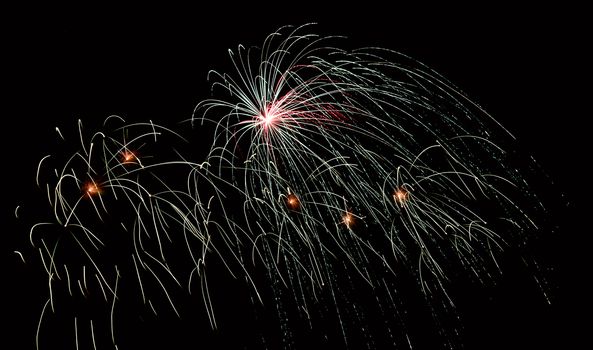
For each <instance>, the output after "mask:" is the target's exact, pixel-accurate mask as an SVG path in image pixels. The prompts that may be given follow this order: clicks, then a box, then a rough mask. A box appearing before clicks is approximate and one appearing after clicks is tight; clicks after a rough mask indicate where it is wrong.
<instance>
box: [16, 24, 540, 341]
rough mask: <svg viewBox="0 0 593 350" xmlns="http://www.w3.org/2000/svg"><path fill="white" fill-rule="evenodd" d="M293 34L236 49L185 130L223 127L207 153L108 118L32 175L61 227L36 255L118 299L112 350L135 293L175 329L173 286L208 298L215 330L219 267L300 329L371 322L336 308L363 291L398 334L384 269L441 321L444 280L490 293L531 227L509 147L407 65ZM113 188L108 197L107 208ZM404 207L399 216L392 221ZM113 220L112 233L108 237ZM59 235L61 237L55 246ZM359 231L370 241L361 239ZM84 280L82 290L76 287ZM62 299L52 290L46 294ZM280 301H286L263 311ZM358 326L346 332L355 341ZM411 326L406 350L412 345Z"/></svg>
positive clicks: (177, 136) (467, 106)
mask: <svg viewBox="0 0 593 350" xmlns="http://www.w3.org/2000/svg"><path fill="white" fill-rule="evenodd" d="M298 30H302V29H300V28H299V29H295V30H294V31H293V32H291V33H290V34H289V35H287V36H277V35H270V37H268V38H267V39H266V41H265V42H264V44H263V46H262V48H261V50H260V51H258V50H257V49H253V50H243V49H239V51H238V52H237V53H236V54H233V55H231V60H232V61H233V62H232V63H233V64H232V67H234V68H235V69H236V71H233V72H231V73H216V74H214V75H216V77H217V78H218V81H216V82H214V83H213V84H214V86H217V87H221V88H222V89H226V90H227V91H226V92H227V93H225V94H222V95H221V96H222V97H220V99H218V98H217V97H216V96H214V97H213V98H210V99H207V100H202V101H200V102H199V103H198V105H197V106H196V108H195V111H194V115H193V116H192V120H191V121H192V122H194V121H199V122H200V123H195V125H200V126H201V125H203V124H207V123H209V124H210V125H214V128H213V132H210V131H208V132H207V133H206V132H205V131H204V134H200V135H199V143H200V146H202V145H203V143H204V142H208V141H204V140H206V139H208V140H209V142H210V146H209V147H207V148H206V149H207V150H206V151H205V152H206V154H205V155H200V156H197V155H196V154H197V153H199V152H195V144H192V143H191V142H186V139H185V136H186V135H185V133H187V134H191V132H189V131H188V130H186V129H183V128H184V127H181V130H178V131H173V130H172V129H168V128H167V127H164V126H159V125H157V124H154V123H153V122H152V121H150V123H148V122H147V123H133V124H127V123H126V122H125V121H124V119H123V118H121V117H117V116H112V117H109V118H107V120H106V122H105V124H104V129H101V130H99V131H96V132H95V134H91V135H87V134H85V133H84V132H83V130H82V126H81V123H79V136H80V137H79V139H80V141H81V147H80V150H79V151H78V152H76V153H75V155H74V156H73V155H66V156H65V159H67V160H66V161H65V162H64V163H63V164H62V165H59V166H56V168H52V169H48V168H47V167H49V166H50V165H48V162H44V161H43V160H42V161H41V162H40V163H39V166H38V169H39V170H38V183H43V182H44V181H45V184H43V185H44V186H41V185H40V187H42V188H44V189H46V193H44V197H47V198H49V204H50V206H51V207H52V211H51V212H52V215H53V217H52V218H51V219H48V220H44V221H43V222H41V223H39V224H35V225H33V227H32V228H31V230H30V236H29V238H30V241H31V244H32V245H33V246H34V247H35V248H38V249H39V252H40V254H41V257H42V260H43V262H44V268H45V270H46V272H47V275H48V278H49V280H50V281H54V280H56V279H59V277H60V274H62V275H64V272H65V275H66V276H67V277H66V278H67V280H68V283H67V286H68V291H69V292H68V293H69V295H70V296H72V294H73V291H72V289H71V288H70V279H71V278H72V280H73V281H76V280H78V281H81V280H82V281H84V288H82V287H81V288H80V290H81V293H82V295H83V297H84V298H85V299H87V298H89V299H90V298H92V297H93V295H95V296H97V295H98V296H102V297H103V299H105V301H107V300H109V299H110V301H111V311H110V316H111V327H112V341H113V343H114V344H115V336H114V335H113V334H114V333H116V332H114V331H113V328H114V324H115V323H117V322H114V321H113V317H114V316H113V315H114V312H113V310H114V309H115V308H116V304H117V302H118V297H119V296H118V295H117V293H118V292H119V291H120V289H122V290H123V289H125V288H129V289H130V290H132V289H133V290H135V291H137V292H138V293H137V294H138V299H139V300H140V301H141V302H140V303H138V304H139V305H143V306H145V307H146V308H147V309H148V308H150V309H149V310H151V311H152V312H153V313H154V314H155V315H158V312H157V311H160V309H161V308H167V309H171V310H173V312H174V313H176V314H177V315H180V316H181V315H182V313H183V312H185V311H186V310H185V308H184V306H183V305H178V303H179V302H178V300H177V298H176V297H175V294H176V293H171V291H172V290H171V287H170V286H171V285H177V286H183V287H184V288H185V286H187V289H188V291H189V292H190V293H191V292H192V291H191V290H190V289H191V288H192V286H194V285H196V284H198V285H199V286H200V287H201V291H200V292H201V293H202V299H203V300H202V301H203V303H204V306H205V308H204V309H201V310H200V312H204V311H203V310H206V311H205V313H206V318H207V319H208V320H209V322H210V325H211V326H212V328H213V329H216V328H217V327H218V323H217V315H216V314H215V311H214V310H216V309H217V307H216V306H215V305H214V304H215V301H214V300H216V298H211V295H212V294H211V290H210V285H209V284H210V283H216V281H215V279H213V278H210V277H209V279H207V278H206V276H207V275H208V276H212V275H210V274H207V273H206V271H209V266H210V264H214V266H216V265H218V266H225V267H226V269H227V270H228V272H230V275H232V276H233V277H234V279H236V280H240V281H245V283H247V285H248V287H249V288H250V290H251V291H252V292H253V294H252V295H253V296H256V297H257V298H258V299H259V298H261V299H260V300H257V303H262V304H265V303H268V302H269V303H276V308H277V309H278V310H283V308H284V305H282V303H285V302H287V305H295V306H296V307H297V308H298V310H299V314H302V315H306V316H303V319H302V320H301V319H299V317H295V319H297V321H295V322H300V321H303V322H307V324H309V322H310V324H312V325H313V324H315V321H313V320H316V319H317V320H319V319H325V315H324V314H322V313H321V312H320V311H319V310H323V312H334V313H335V314H336V315H338V317H342V316H341V315H362V313H360V310H358V309H356V305H357V302H358V301H359V300H337V298H336V295H339V296H340V297H344V298H345V299H347V298H348V297H347V296H348V295H358V292H357V291H353V292H352V293H351V291H346V290H340V289H341V288H353V289H358V288H360V289H361V290H364V289H365V288H367V289H366V290H370V291H371V292H372V295H376V302H377V305H378V308H379V309H381V310H388V312H385V315H384V316H385V317H386V319H389V320H390V321H389V322H388V321H385V322H384V323H385V324H388V323H390V322H391V323H390V324H394V325H396V324H401V321H403V320H401V319H397V317H399V316H397V315H400V314H405V313H406V311H405V310H404V311H402V312H399V310H398V312H391V311H393V310H396V309H397V308H399V307H403V306H405V300H399V299H397V300H396V298H397V295H398V293H397V292H398V291H397V290H393V289H394V288H395V286H398V285H401V284H400V283H398V282H400V279H399V278H401V277H400V276H399V275H398V274H397V273H396V272H395V270H396V269H395V268H394V266H392V265H390V264H392V263H391V261H397V262H398V263H401V264H409V266H407V267H408V269H409V271H410V272H409V274H410V275H409V276H408V278H411V279H415V282H416V283H417V285H418V286H421V287H419V288H418V289H419V293H422V294H423V296H424V297H425V298H424V299H425V300H426V301H427V302H428V303H431V305H430V306H431V310H445V311H448V310H450V308H451V306H452V305H453V301H452V300H451V299H450V298H449V293H448V290H446V288H447V287H446V286H447V285H448V284H447V283H443V281H446V280H447V279H448V278H449V276H447V272H446V271H450V270H453V269H454V268H457V269H459V270H462V271H466V272H467V273H468V274H469V275H471V276H478V279H479V280H480V281H481V280H482V278H484V279H487V278H489V277H490V276H492V275H493V274H491V273H490V271H489V270H488V268H489V266H490V265H491V264H489V262H490V261H491V259H496V257H497V255H498V253H500V251H501V250H502V247H504V246H507V245H510V244H512V243H513V242H522V241H524V240H523V239H522V237H521V235H523V234H524V233H525V232H532V231H536V230H537V229H536V225H535V222H536V221H537V216H538V215H539V213H540V212H539V211H538V210H539V209H538V208H535V209H534V208H523V207H519V204H517V203H528V201H530V200H533V199H534V198H535V196H534V195H533V194H532V193H531V192H530V190H529V187H527V182H526V181H525V180H524V179H523V178H522V176H523V173H521V171H523V169H520V170H518V169H515V168H510V167H508V165H507V164H505V163H504V162H500V161H498V159H500V158H501V157H502V155H501V153H503V152H504V150H502V148H501V147H499V146H497V144H504V141H505V140H506V139H507V138H508V137H509V135H508V133H507V132H506V130H504V129H502V128H501V127H500V125H499V124H498V123H496V122H495V121H493V120H492V118H491V117H490V116H489V115H487V114H486V113H485V112H484V111H483V110H482V109H480V108H478V107H477V106H476V105H475V104H473V103H471V102H470V101H469V100H468V99H467V98H466V97H465V95H462V94H460V93H459V92H458V91H457V90H456V89H455V88H454V87H453V86H452V85H451V84H449V83H448V82H447V81H446V79H444V78H443V77H441V76H439V75H436V73H434V72H433V71H430V70H428V69H426V67H425V66H423V65H422V64H420V63H418V62H416V61H414V60H413V59H410V58H406V57H404V56H401V55H398V54H396V53H393V52H389V51H383V50H375V49H364V50H355V51H352V52H348V51H344V50H338V49H332V48H331V47H330V46H327V47H326V46H322V44H321V43H323V40H329V39H327V38H325V39H324V38H319V37H317V36H315V35H301V34H298ZM279 37H282V39H279ZM266 55H268V56H269V57H266ZM400 61H403V62H400ZM213 91H214V90H213ZM111 123H120V124H117V125H113V126H112V125H111ZM183 125H185V124H183ZM196 129H198V128H197V127H196ZM199 130H200V131H201V129H199ZM205 130H209V129H205ZM122 131H123V133H122ZM192 132H193V131H192ZM163 134H166V135H168V136H170V138H171V139H172V140H182V141H180V142H179V143H175V142H174V141H172V142H171V144H167V143H166V142H165V143H162V142H161V141H160V139H161V138H157V137H156V136H157V135H163ZM122 135H124V136H122ZM181 135H183V136H181ZM484 135H488V137H489V138H491V139H485V136H484ZM59 136H60V138H61V139H64V137H63V136H62V133H61V132H60V135H59ZM99 136H100V137H99ZM168 136H167V137H168ZM435 137H436V138H437V139H436V140H435ZM498 138H500V140H499V139H498ZM66 139H67V138H66ZM164 139H167V138H166V137H164ZM484 140H486V141H488V142H484ZM272 141H273V142H272ZM167 142H168V141H167ZM151 147H152V148H151ZM184 147H185V149H184ZM167 148H170V149H171V150H172V151H171V152H167ZM97 149H98V150H99V151H97ZM138 150H142V158H141V159H142V162H145V163H146V164H141V160H140V159H139V158H138V153H137V151H138ZM474 151H475V152H474ZM184 152H185V153H184ZM199 157H202V158H199ZM55 158H58V157H55ZM196 158H199V159H196ZM44 159H45V158H44ZM52 160H53V158H52ZM149 163H150V164H149ZM133 164H138V166H134V165H133ZM42 165H43V166H42ZM394 169H397V170H394ZM527 169H528V167H526V168H525V169H524V171H528V170H527ZM89 178H91V180H88V179H89ZM85 180H88V181H86V182H84V181H85ZM501 183H504V185H505V186H502V185H501ZM508 183H513V184H515V185H516V186H515V188H513V189H510V188H511V187H512V186H506V185H507V184H508ZM81 184H82V186H81ZM289 186H290V188H289ZM106 189H108V190H109V195H108V196H100V195H101V193H102V192H103V191H104V190H106ZM287 189H288V190H287ZM292 189H297V190H296V191H294V192H293V190H292ZM81 192H82V195H81ZM73 194H74V195H73ZM84 197H87V198H94V197H95V198H97V197H98V198H97V199H92V200H88V201H85V200H82V198H84ZM476 198H479V199H480V200H482V201H489V200H490V202H489V206H488V211H487V210H482V208H476V207H475V203H476ZM493 198H496V199H497V200H491V199H493ZM515 198H518V199H519V200H517V201H514V199H515ZM394 205H395V207H396V208H403V209H401V210H400V209H396V211H397V213H394ZM89 208H90V209H91V210H92V211H91V212H92V213H93V215H94V216H93V217H92V218H91V217H89V216H88V213H89V210H88V209H89ZM351 210H352V211H351ZM490 210H492V211H493V212H494V214H496V215H498V214H500V218H501V219H500V220H499V223H498V225H500V226H497V225H496V224H494V225H491V226H489V224H487V223H491V222H493V221H494V220H493V219H492V218H491V217H492V216H495V215H493V214H492V213H491V212H490ZM104 213H108V214H109V215H103V214H104ZM15 214H16V213H15ZM115 214H117V215H115ZM97 216H98V217H99V218H100V219H101V220H94V218H95V217H97ZM114 219H117V221H116V224H115V225H113V226H109V229H108V230H106V229H105V226H100V225H101V224H104V223H105V222H113V220H114ZM487 219H489V220H487ZM97 221H100V222H101V223H100V224H98V223H97ZM50 222H54V223H55V224H56V225H55V227H57V228H56V229H58V230H66V232H68V234H67V235H52V234H47V233H48V232H49V230H50V229H48V227H49V226H51V225H52V224H50ZM468 223H471V224H469V225H468ZM508 223H512V225H509V224H508ZM52 227H53V226H52ZM500 227H503V228H504V229H503V230H499V228H500ZM354 228H355V229H356V230H353V229H354ZM117 230H119V231H118V232H119V233H120V234H113V231H117ZM445 230H447V231H446V232H445ZM106 231H109V235H108V236H107V235H106V234H105V232H106ZM363 231H364V232H365V233H366V232H367V231H368V233H369V234H368V235H367V234H364V235H363V234H361V235H359V234H352V233H353V232H356V233H359V232H363ZM450 233H453V234H452V235H450ZM56 237H60V239H62V240H58V239H56ZM113 237H117V238H118V239H121V240H122V242H119V241H118V242H117V243H118V244H119V245H117V247H116V248H117V249H122V250H124V251H123V253H124V254H120V255H121V256H125V257H127V260H126V259H123V258H122V259H120V260H118V259H119V255H118V259H115V258H113V259H111V260H110V255H109V254H104V252H105V251H110V250H109V249H111V248H112V246H110V244H114V243H113ZM369 237H370V238H369ZM449 237H455V240H450V239H449ZM517 237H518V238H517ZM68 239H70V240H72V241H71V242H70V243H71V246H72V247H80V252H79V253H80V256H81V258H80V261H75V259H74V258H70V257H66V256H62V255H60V254H61V252H62V250H61V248H62V246H61V245H60V244H63V243H64V241H65V240H68ZM120 243H121V244H120ZM48 247H51V248H48ZM69 248H70V246H69ZM52 249H54V250H55V252H56V253H54V251H52ZM114 249H115V248H114ZM172 252H173V253H172ZM15 253H17V254H19V255H20V256H21V258H22V255H21V254H20V253H19V252H15ZM68 254H70V255H71V256H74V255H75V254H74V252H73V251H72V250H69V251H68ZM172 254H174V259H169V258H170V257H171V255H172ZM247 257H249V258H247ZM217 260H218V261H217ZM48 261H49V262H50V263H49V264H47V263H46V262H48ZM170 261H175V263H174V264H170V263H169V262H170ZM207 261H208V262H209V263H206V262H207ZM445 263H447V264H451V265H453V267H450V266H443V264H445ZM76 264H79V266H74V265H76ZM126 264H127V265H126ZM184 264H185V265H184ZM80 266H83V268H82V269H81V268H80ZM78 270H81V271H83V272H82V274H83V276H82V277H80V276H79V277H78V278H75V276H74V274H75V273H76V272H75V271H78ZM261 270H263V273H262V271H261ZM69 271H70V272H69ZM189 271H191V272H189ZM215 271H216V270H215ZM120 272H121V273H120ZM188 272H189V273H188ZM70 273H71V274H72V276H70ZM87 275H88V276H89V277H90V278H88V285H87ZM213 280H214V281H215V282H212V281H213ZM279 281H281V282H279ZM406 281H407V280H406ZM120 282H121V283H120ZM171 282H172V283H171ZM134 284H135V288H130V287H129V286H130V285H134ZM58 285H59V284H58V283H53V284H51V283H50V291H49V294H50V298H53V295H54V293H57V291H56V290H55V289H54V288H57V287H55V286H58ZM79 285H80V282H79ZM288 286H290V288H289V287H288ZM87 287H88V288H87ZM293 287H295V288H293ZM266 288H271V289H273V293H267V292H265V289H266ZM276 289H278V290H276ZM213 290H219V289H217V288H213ZM262 290H263V291H264V292H263V293H260V291H262ZM92 291H99V292H97V293H92ZM125 293H130V292H129V291H126V292H125ZM375 293H376V294H375ZM130 294H131V293H130ZM270 294H273V295H275V296H278V297H275V298H274V299H273V300H263V298H264V297H262V295H263V296H265V295H270ZM362 294H364V293H361V295H362ZM404 295H405V293H404ZM283 298H284V299H283ZM253 300H254V302H255V300H256V298H255V297H253ZM157 301H161V302H160V303H158V302H157ZM320 304H324V305H323V308H319V310H317V308H316V307H312V305H320ZM51 305H52V308H53V305H54V304H53V299H52V303H51ZM163 305H165V306H163ZM180 306H181V307H180ZM108 311H109V310H108ZM301 311H302V312H301ZM282 312H284V311H282ZM435 313H437V311H435ZM344 317H348V316H344ZM355 318H356V320H354V321H355V322H359V321H360V323H364V321H361V320H360V318H362V316H356V317H355ZM282 322H285V321H284V320H283V321H282ZM286 322H288V321H286ZM344 322H345V321H344ZM40 324H41V322H40ZM77 325H78V323H75V326H76V327H77ZM340 325H341V327H343V321H342V319H340ZM93 327H94V326H93V324H92V323H91V331H92V332H93V333H92V338H93V342H94V338H95V333H94V330H93ZM353 329H354V328H349V329H346V328H342V329H341V331H342V332H341V333H342V334H343V337H344V343H348V337H349V336H350V335H349V334H350V332H351V331H353ZM361 329H364V327H362V328H361ZM403 329H404V330H402V332H404V333H402V335H401V339H399V340H400V341H401V342H402V344H407V341H408V339H409V338H408V335H407V334H406V333H405V327H403ZM79 331H81V330H79V329H78V328H76V332H77V334H78V332H79ZM204 331H206V330H204ZM363 332H364V331H363ZM386 332H387V333H389V334H394V332H393V329H392V328H389V329H388V330H386ZM452 332H453V333H455V332H456V330H453V331H452ZM287 333H290V332H287ZM364 336H365V337H366V334H364ZM290 341H292V340H290ZM290 341H288V342H287V343H290ZM394 342H395V341H394ZM369 344H370V343H369ZM410 347H411V345H410Z"/></svg>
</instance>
